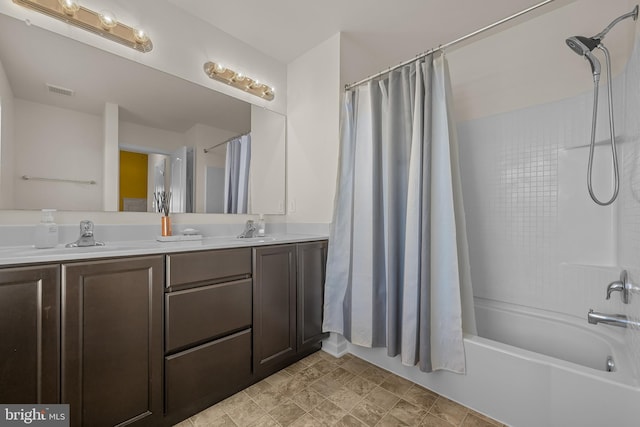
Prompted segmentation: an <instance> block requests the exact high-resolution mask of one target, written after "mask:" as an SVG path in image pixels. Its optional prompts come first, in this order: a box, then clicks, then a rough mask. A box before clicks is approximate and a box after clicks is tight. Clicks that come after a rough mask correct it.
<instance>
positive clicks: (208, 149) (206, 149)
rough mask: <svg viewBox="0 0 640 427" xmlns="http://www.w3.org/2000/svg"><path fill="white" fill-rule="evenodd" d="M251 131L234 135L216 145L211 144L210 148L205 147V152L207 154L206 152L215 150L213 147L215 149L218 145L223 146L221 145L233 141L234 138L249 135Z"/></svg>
mask: <svg viewBox="0 0 640 427" xmlns="http://www.w3.org/2000/svg"><path fill="white" fill-rule="evenodd" d="M250 133H251V132H245V133H241V134H240V135H236V136H234V137H233V138H229V139H227V140H226V141H223V142H220V143H218V144H216V145H214V146H211V147H209V148H205V149H204V152H205V154H206V153H208V152H209V151H211V150H213V149H214V148H216V147H219V146H221V145H224V144H226V143H227V142H231V141H233V140H234V139H238V138H242V137H243V136H245V135H249V134H250Z"/></svg>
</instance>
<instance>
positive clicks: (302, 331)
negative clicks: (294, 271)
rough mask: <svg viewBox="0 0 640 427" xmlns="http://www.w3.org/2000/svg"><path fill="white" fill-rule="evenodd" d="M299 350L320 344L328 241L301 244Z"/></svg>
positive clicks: (298, 262) (299, 252) (299, 264)
mask: <svg viewBox="0 0 640 427" xmlns="http://www.w3.org/2000/svg"><path fill="white" fill-rule="evenodd" d="M297 260H298V261H297V264H298V352H301V351H305V350H310V349H311V348H313V347H317V345H318V343H319V342H320V340H322V339H323V338H324V337H325V336H326V334H323V333H322V313H323V305H324V280H325V268H326V264H327V242H326V241H322V242H309V243H299V244H298V254H297Z"/></svg>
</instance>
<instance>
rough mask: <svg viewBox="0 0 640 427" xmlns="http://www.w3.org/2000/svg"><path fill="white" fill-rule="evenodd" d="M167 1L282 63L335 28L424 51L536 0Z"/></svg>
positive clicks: (302, 51)
mask: <svg viewBox="0 0 640 427" xmlns="http://www.w3.org/2000/svg"><path fill="white" fill-rule="evenodd" d="M168 1H169V2H170V3H173V4H174V5H176V6H178V7H180V8H182V9H184V10H185V11H187V12H188V13H190V14H192V15H193V16H196V17H199V18H200V19H203V20H205V21H207V22H208V23H210V24H211V25H213V26H215V27H218V28H219V29H221V30H223V31H225V32H226V33H228V34H230V35H232V36H233V37H235V38H237V39H239V40H242V41H243V42H245V43H247V44H249V45H251V46H253V47H254V48H256V49H258V50H260V51H262V52H264V53H265V54H267V55H269V56H271V57H273V58H275V59H277V60H279V61H282V62H283V63H285V64H288V63H290V62H291V61H292V60H294V59H296V58H297V57H299V56H300V55H301V54H303V53H304V52H306V51H308V50H309V49H311V48H313V47H315V46H317V45H318V44H319V43H321V42H323V41H324V40H326V39H328V38H329V37H331V36H332V35H334V34H336V33H337V32H345V33H366V34H376V35H378V36H379V35H381V34H383V35H384V34H386V35H389V36H390V37H392V38H396V37H398V36H409V37H411V38H419V39H420V40H421V42H420V43H421V45H423V46H424V48H423V49H424V50H427V49H429V48H432V47H437V46H438V45H441V44H445V43H447V42H449V41H451V40H454V39H456V38H458V37H461V36H463V35H466V34H468V33H470V32H472V31H475V30H477V29H479V28H482V27H485V26H487V25H489V24H492V23H494V22H496V21H498V20H500V19H502V18H505V17H507V16H510V15H512V14H514V13H517V12H519V11H521V10H523V9H526V8H528V7H530V6H533V5H535V4H538V3H540V2H541V1H542V0H482V1H479V0H456V1H451V0H323V1H309V0H269V1H265V0H235V1H229V2H219V1H210V0H168ZM556 3H567V1H566V0H557V1H556ZM401 38H402V37H400V38H399V39H401ZM415 53H419V52H415Z"/></svg>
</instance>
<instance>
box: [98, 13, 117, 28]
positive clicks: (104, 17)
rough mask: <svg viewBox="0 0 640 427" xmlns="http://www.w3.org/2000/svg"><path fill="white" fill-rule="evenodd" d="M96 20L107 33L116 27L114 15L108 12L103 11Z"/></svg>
mask: <svg viewBox="0 0 640 427" xmlns="http://www.w3.org/2000/svg"><path fill="white" fill-rule="evenodd" d="M98 18H99V19H100V24H102V28H104V29H105V30H107V31H108V30H111V29H112V28H114V27H115V26H116V25H118V19H117V18H116V15H115V14H114V13H113V12H111V11H109V10H103V11H102V12H100V14H99V15H98Z"/></svg>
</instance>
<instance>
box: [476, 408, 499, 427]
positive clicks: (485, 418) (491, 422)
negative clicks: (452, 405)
mask: <svg viewBox="0 0 640 427" xmlns="http://www.w3.org/2000/svg"><path fill="white" fill-rule="evenodd" d="M469 414H470V415H473V416H474V417H478V418H480V419H481V420H484V421H487V422H488V423H490V424H493V425H496V426H499V427H502V425H503V424H502V423H500V422H498V421H496V420H494V419H492V418H489V417H487V416H486V415H483V414H481V413H479V412H476V411H474V410H472V409H469Z"/></svg>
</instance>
